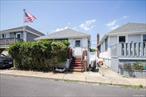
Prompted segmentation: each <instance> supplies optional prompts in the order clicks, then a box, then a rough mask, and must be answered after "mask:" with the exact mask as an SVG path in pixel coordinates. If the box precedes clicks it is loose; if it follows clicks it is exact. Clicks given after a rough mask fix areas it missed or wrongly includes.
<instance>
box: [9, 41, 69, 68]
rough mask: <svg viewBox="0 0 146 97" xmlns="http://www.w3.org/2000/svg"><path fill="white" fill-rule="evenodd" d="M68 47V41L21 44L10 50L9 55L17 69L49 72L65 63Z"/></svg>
mask: <svg viewBox="0 0 146 97" xmlns="http://www.w3.org/2000/svg"><path fill="white" fill-rule="evenodd" d="M68 46H69V43H68V41H57V40H56V41H53V40H44V41H38V42H19V43H16V44H14V45H12V46H11V47H10V48H9V54H10V55H11V56H12V58H13V59H14V61H15V67H16V68H17V69H23V70H38V71H49V70H53V68H54V67H57V66H62V65H63V64H64V63H65V61H66V58H67V48H68Z"/></svg>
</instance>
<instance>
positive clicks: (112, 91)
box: [0, 75, 146, 97]
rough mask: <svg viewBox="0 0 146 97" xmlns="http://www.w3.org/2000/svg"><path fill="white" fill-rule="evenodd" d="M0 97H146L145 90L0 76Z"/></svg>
mask: <svg viewBox="0 0 146 97" xmlns="http://www.w3.org/2000/svg"><path fill="white" fill-rule="evenodd" d="M0 97H146V90H145V89H134V88H127V87H118V86H108V85H96V84H88V83H78V82H70V81H59V80H50V79H43V78H30V77H16V76H8V75H7V76H6V75H0Z"/></svg>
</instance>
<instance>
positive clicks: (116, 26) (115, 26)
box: [110, 25, 119, 30]
mask: <svg viewBox="0 0 146 97" xmlns="http://www.w3.org/2000/svg"><path fill="white" fill-rule="evenodd" d="M118 27H119V25H114V26H112V27H110V29H111V30H114V29H116V28H118Z"/></svg>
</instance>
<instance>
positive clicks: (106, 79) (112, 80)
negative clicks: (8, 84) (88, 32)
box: [0, 67, 146, 87]
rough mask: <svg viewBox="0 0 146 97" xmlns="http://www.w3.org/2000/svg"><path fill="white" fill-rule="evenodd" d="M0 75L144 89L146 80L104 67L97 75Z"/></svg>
mask: <svg viewBox="0 0 146 97" xmlns="http://www.w3.org/2000/svg"><path fill="white" fill-rule="evenodd" d="M0 74H7V75H16V76H29V77H40V78H49V79H60V80H71V81H81V82H93V83H101V84H110V85H112V84H115V85H143V86H144V87H146V79H144V78H125V77H122V76H121V75H119V74H117V73H115V72H113V71H111V70H110V69H108V68H105V67H102V68H100V70H99V72H98V73H97V72H72V73H52V72H47V73H44V72H36V71H20V70H0Z"/></svg>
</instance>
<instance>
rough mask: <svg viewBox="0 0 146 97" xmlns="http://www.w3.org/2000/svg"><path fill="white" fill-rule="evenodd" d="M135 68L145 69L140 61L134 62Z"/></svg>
mask: <svg viewBox="0 0 146 97" xmlns="http://www.w3.org/2000/svg"><path fill="white" fill-rule="evenodd" d="M133 69H134V70H138V71H142V70H144V65H142V64H140V63H134V64H133Z"/></svg>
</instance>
